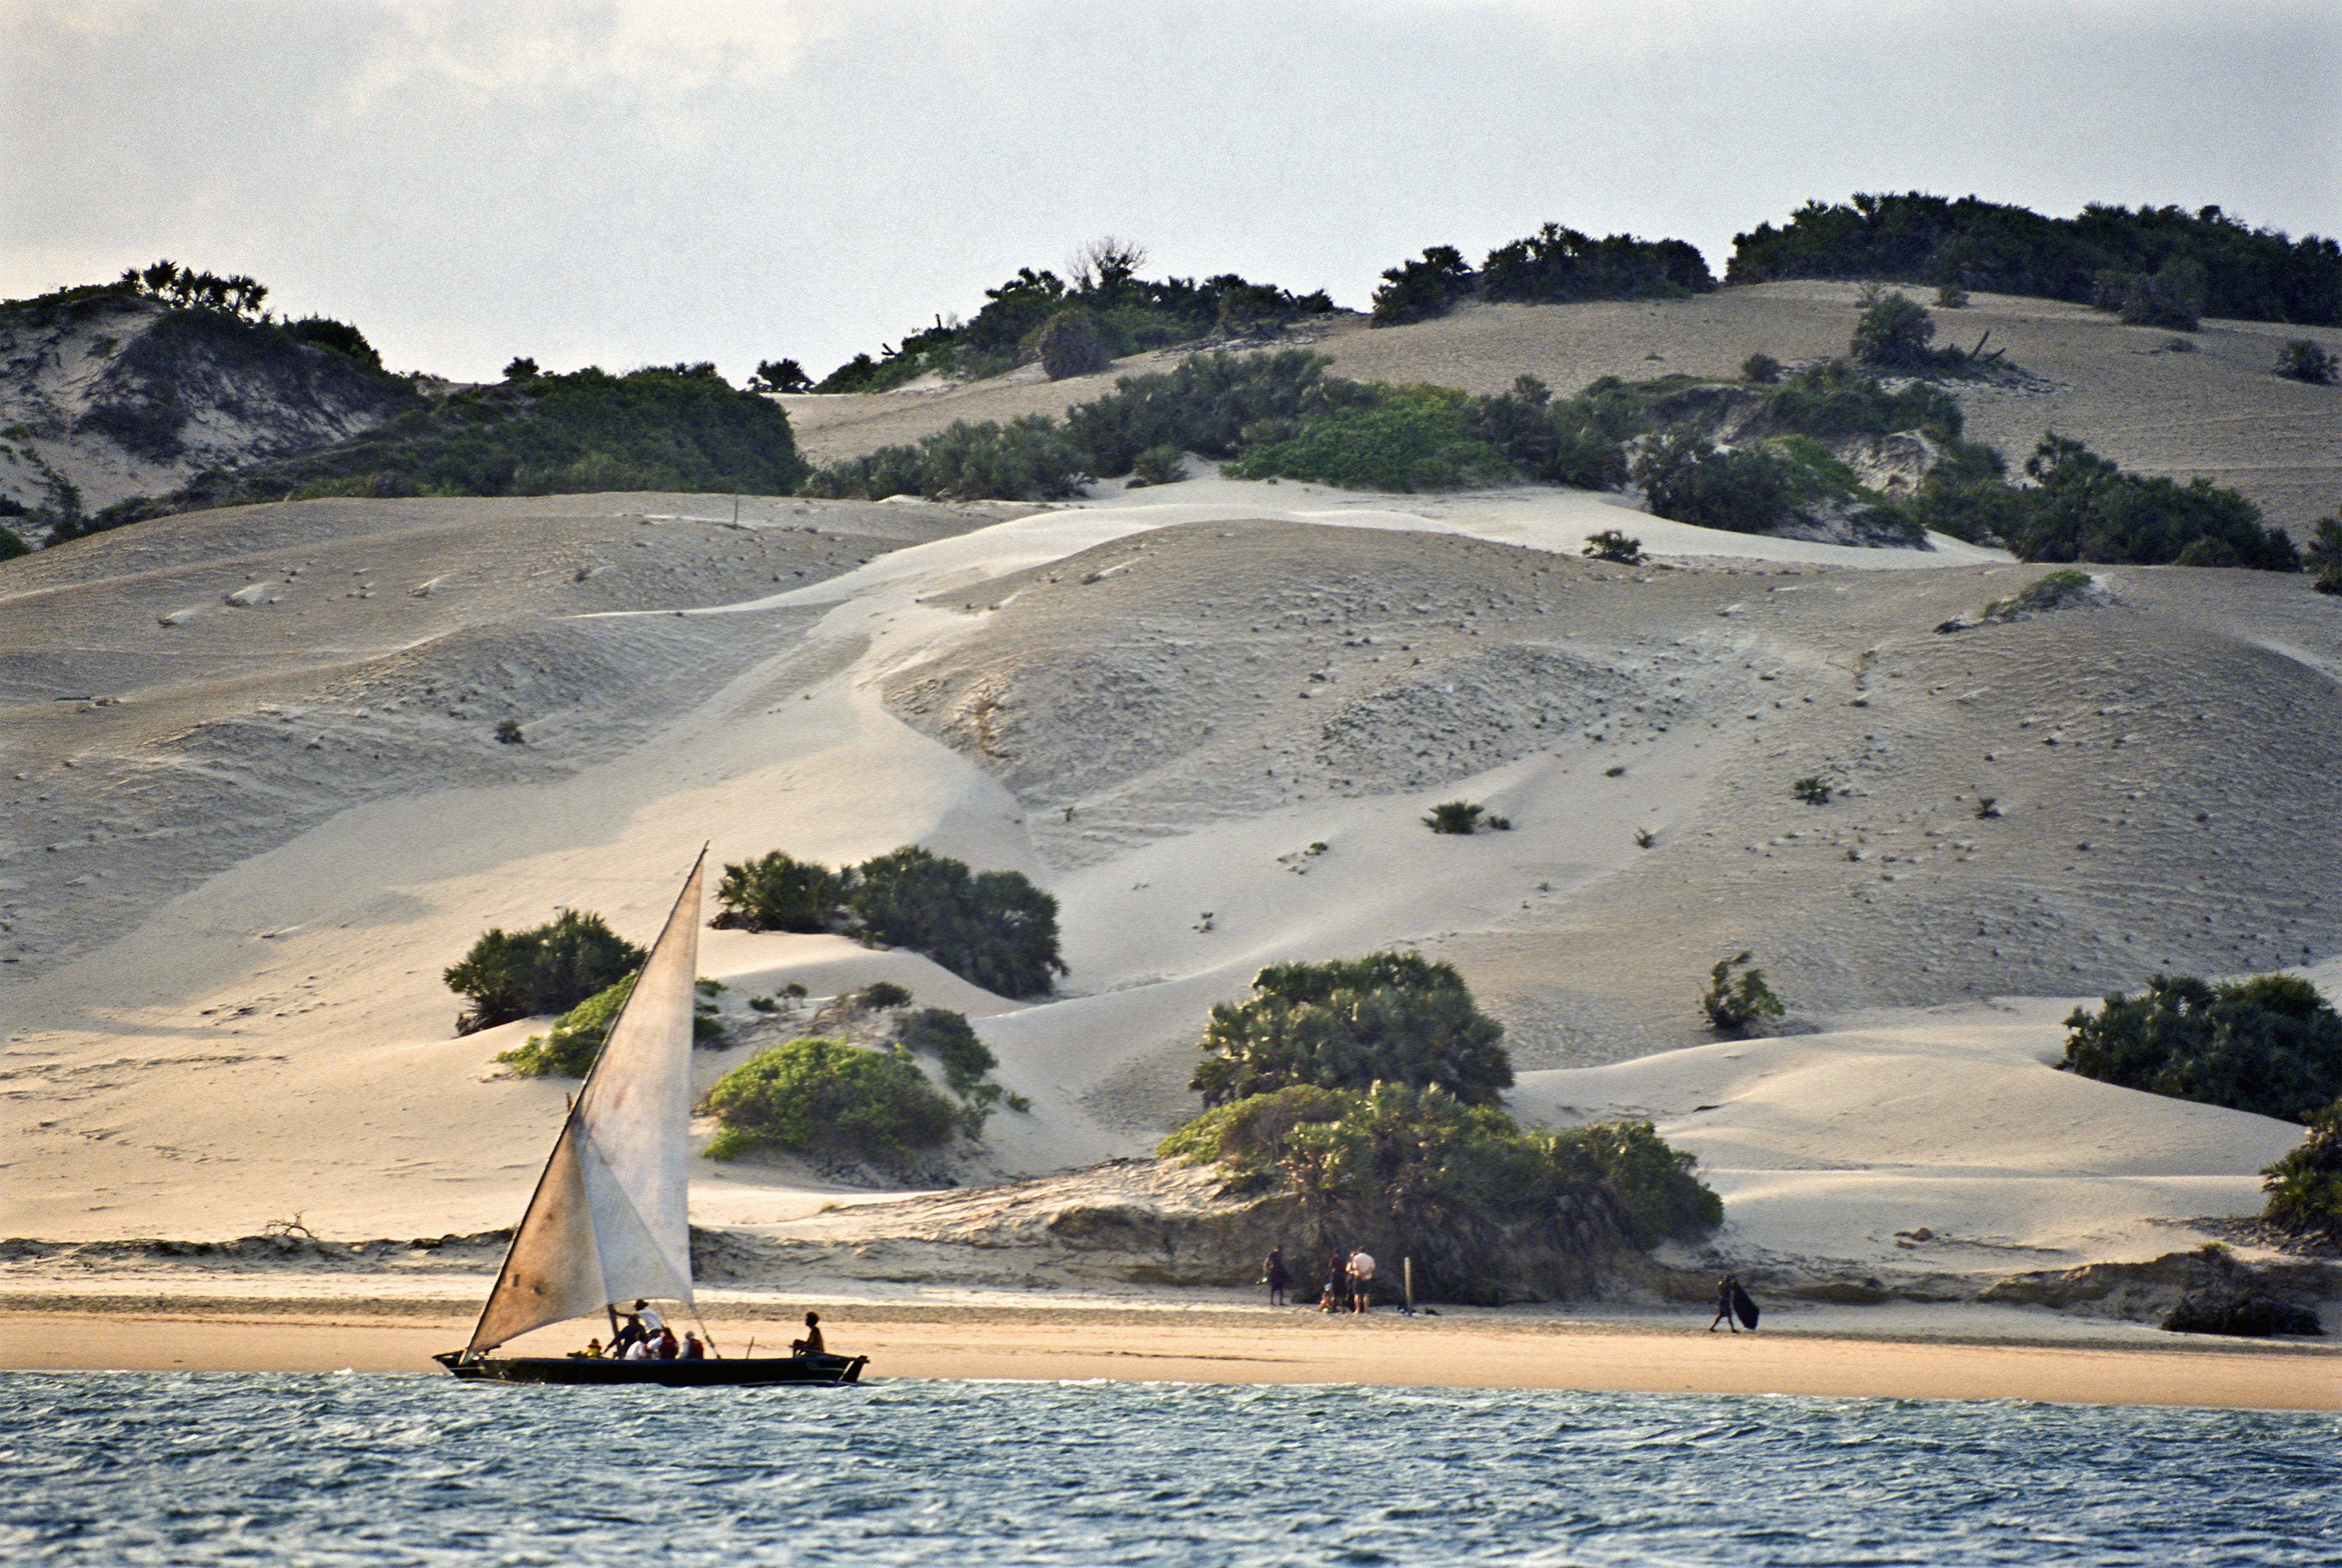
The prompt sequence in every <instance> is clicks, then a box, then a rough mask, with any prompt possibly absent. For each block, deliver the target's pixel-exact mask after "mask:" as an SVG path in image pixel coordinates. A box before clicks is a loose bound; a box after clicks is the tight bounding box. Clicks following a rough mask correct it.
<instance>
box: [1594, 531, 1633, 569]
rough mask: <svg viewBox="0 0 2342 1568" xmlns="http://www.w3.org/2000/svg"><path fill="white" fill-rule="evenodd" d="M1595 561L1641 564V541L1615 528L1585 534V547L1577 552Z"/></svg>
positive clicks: (1622, 564) (1628, 564)
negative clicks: (1589, 556)
mask: <svg viewBox="0 0 2342 1568" xmlns="http://www.w3.org/2000/svg"><path fill="white" fill-rule="evenodd" d="M1578 554H1581V555H1591V556H1592V557H1593V558H1594V559H1596V561H1608V562H1610V563H1612V564H1615V565H1619V566H1639V565H1641V564H1643V542H1642V541H1641V540H1640V539H1636V538H1632V537H1630V536H1628V535H1627V534H1625V533H1622V532H1621V531H1619V530H1618V529H1616V528H1605V529H1604V530H1602V532H1601V533H1599V534H1587V535H1586V547H1585V548H1584V549H1582V550H1580V551H1579V552H1578Z"/></svg>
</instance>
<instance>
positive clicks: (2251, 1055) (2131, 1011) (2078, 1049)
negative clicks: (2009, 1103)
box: [2062, 974, 2342, 1122]
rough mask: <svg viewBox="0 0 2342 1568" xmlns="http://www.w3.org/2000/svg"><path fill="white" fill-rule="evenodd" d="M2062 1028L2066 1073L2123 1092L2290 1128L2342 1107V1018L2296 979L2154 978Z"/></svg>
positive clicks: (2269, 976) (2111, 996)
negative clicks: (2268, 1119) (2244, 1114)
mask: <svg viewBox="0 0 2342 1568" xmlns="http://www.w3.org/2000/svg"><path fill="white" fill-rule="evenodd" d="M2066 1029H2067V1035H2066V1057H2065V1061H2064V1063H2063V1064H2062V1065H2063V1066H2064V1067H2065V1068H2066V1069H2067V1071H2069V1072H2073V1073H2078V1074H2081V1075H2082V1076H2083V1077H2085V1078H2096V1079H2097V1080H2099V1081H2100V1082H2102V1083H2107V1084H2121V1085H2122V1086H2123V1087H2125V1088H2127V1089H2144V1090H2147V1092H2149V1093H2150V1094H2168V1095H2171V1096H2173V1097H2175V1098H2177V1099H2181V1100H2197V1101H2201V1102H2202V1103H2203V1104H2207V1105H2226V1106H2227V1107H2229V1108H2230V1109H2232V1110H2237V1111H2250V1112H2252V1113H2254V1114H2256V1115H2262V1116H2277V1117H2281V1118H2283V1119H2284V1120H2286V1121H2288V1122H2306V1121H2307V1120H2308V1119H2309V1118H2310V1117H2311V1116H2312V1115H2314V1114H2317V1112H2319V1111H2321V1110H2323V1109H2325V1108H2326V1107H2327V1105H2328V1104H2331V1103H2332V1102H2333V1101H2335V1100H2336V1099H2337V1098H2342V1015H2337V1014H2336V1013H2335V1011H2334V1008H2333V1007H2332V1005H2331V1004H2328V1003H2327V1001H2326V999H2325V998H2324V997H2322V996H2320V995H2319V994H2317V987H2315V986H2313V985H2311V984H2309V982H2307V980H2303V979H2301V978H2300V977H2298V976H2297V975H2292V974H2257V975H2254V976H2253V977H2252V978H2250V979H2248V980H2239V981H2234V982H2230V983H2227V984H2206V983H2205V982H2203V981H2201V980H2198V979H2197V978H2196V977H2195V976H2193V975H2188V974H2179V975H2167V974H2158V975H2157V976H2156V977H2155V978H2154V979H2152V980H2150V981H2148V982H2147V989H2146V990H2145V991H2143V992H2141V993H2140V994H2138V995H2137V996H2128V995H2125V994H2123V993H2121V992H2119V991H2117V992H2110V993H2108V994H2107V998H2106V1003H2105V1004H2104V1005H2103V1006H2102V1007H2100V1008H2099V1009H2098V1010H2097V1012H2095V1013H2093V1012H2091V1011H2090V1010H2089V1009H2087V1008H2083V1007H2077V1008H2076V1009H2074V1012H2073V1014H2072V1015H2071V1016H2070V1017H2068V1018H2067V1020H2066Z"/></svg>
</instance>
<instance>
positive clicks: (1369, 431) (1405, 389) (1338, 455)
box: [1227, 386, 1519, 493]
mask: <svg viewBox="0 0 2342 1568" xmlns="http://www.w3.org/2000/svg"><path fill="white" fill-rule="evenodd" d="M1375 390H1376V398H1375V401H1374V402H1373V403H1372V404H1369V405H1367V406H1365V407H1361V408H1356V409H1346V410H1344V411H1342V412H1340V413H1338V414H1330V415H1328V416H1326V417H1325V418H1323V419H1319V420H1316V421H1314V422H1312V423H1311V424H1307V425H1306V426H1305V427H1304V428H1302V429H1300V430H1298V431H1296V433H1295V434H1292V435H1291V436H1288V437H1286V439H1284V440H1281V441H1266V442H1262V443H1260V444H1256V445H1253V446H1249V447H1247V448H1246V451H1245V454H1244V455H1243V456H1241V457H1239V458H1237V459H1236V461H1235V462H1234V463H1232V464H1229V465H1228V469H1227V472H1228V473H1229V474H1231V475H1233V476H1234V477H1236V478H1238V479H1267V478H1270V477H1279V478H1286V479H1314V480H1319V481H1322V482H1323V483H1326V484H1339V485H1342V486H1344V487H1345V488H1347V489H1352V490H1390V491H1397V492H1400V493H1406V492H1410V491H1417V490H1454V489H1457V488H1460V487H1463V486H1466V485H1473V484H1512V483H1514V482H1515V481H1516V479H1517V478H1518V477H1519V475H1518V474H1516V472H1515V471H1514V468H1513V465H1512V464H1511V463H1509V462H1508V461H1506V457H1505V454H1503V453H1502V452H1500V451H1498V450H1497V449H1496V447H1495V446H1493V445H1491V444H1488V443H1487V442H1486V441H1482V440H1479V439H1477V438H1476V436H1474V435H1473V434H1472V433H1471V431H1470V429H1469V427H1468V425H1469V419H1470V414H1471V403H1472V400H1471V399H1470V398H1469V397H1467V396H1466V395H1465V394H1463V393H1460V392H1455V391H1451V390H1450V389H1448V388H1446V387H1444V386H1387V387H1376V389H1375Z"/></svg>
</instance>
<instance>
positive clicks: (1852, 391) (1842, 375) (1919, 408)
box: [1750, 359, 1964, 443]
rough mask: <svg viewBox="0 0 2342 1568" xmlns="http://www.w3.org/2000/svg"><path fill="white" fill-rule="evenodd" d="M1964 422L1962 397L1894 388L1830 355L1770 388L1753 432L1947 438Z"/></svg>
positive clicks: (1928, 388) (1920, 386) (1916, 385)
mask: <svg viewBox="0 0 2342 1568" xmlns="http://www.w3.org/2000/svg"><path fill="white" fill-rule="evenodd" d="M1963 424H1964V422H1963V419H1962V416H1961V414H1960V404H1959V399H1957V397H1954V396H1953V395H1952V394H1950V393H1948V392H1946V391H1945V390H1944V389H1943V388H1942V387H1940V386H1935V385H1930V384H1928V383H1927V382H1923V381H1922V382H1913V383H1911V384H1910V385H1907V386H1904V387H1902V388H1901V389H1899V390H1897V391H1893V392H1890V391H1888V390H1887V387H1886V386H1885V385H1883V384H1881V383H1880V382H1879V380H1878V379H1877V377H1876V376H1873V375H1866V374H1864V373H1863V372H1862V371H1860V370H1857V368H1855V367H1854V366H1853V365H1849V364H1847V362H1846V361H1845V360H1842V359H1827V360H1823V361H1822V362H1821V363H1819V364H1818V365H1807V367H1806V368H1805V369H1803V370H1801V371H1799V372H1797V374H1796V375H1792V376H1790V377H1789V378H1788V379H1787V380H1786V381H1784V382H1783V383H1781V385H1778V386H1777V387H1775V388H1773V389H1772V390H1770V391H1768V392H1767V393H1766V394H1765V407H1764V410H1763V412H1762V414H1760V415H1759V417H1758V418H1757V419H1756V420H1753V421H1751V422H1750V432H1751V434H1778V435H1811V436H1816V437H1819V438H1821V439H1825V440H1827V439H1828V438H1830V437H1832V436H1838V435H1891V434H1894V433H1896V432H1897V431H1901V430H1917V431H1920V432H1923V433H1924V434H1927V435H1928V436H1930V437H1931V438H1933V439H1935V440H1937V441H1939V442H1946V443H1949V442H1953V441H1957V439H1958V438H1959V434H1960V432H1961V429H1962V428H1963Z"/></svg>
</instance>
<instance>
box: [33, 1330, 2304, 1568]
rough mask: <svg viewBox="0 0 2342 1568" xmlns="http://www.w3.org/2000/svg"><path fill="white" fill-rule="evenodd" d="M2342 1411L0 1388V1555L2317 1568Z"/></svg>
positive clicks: (315, 1387)
mask: <svg viewBox="0 0 2342 1568" xmlns="http://www.w3.org/2000/svg"><path fill="white" fill-rule="evenodd" d="M2337 1453H2342V1418H2337V1417H2335V1416H2333V1415H2330V1414H2324V1413H2271V1412H2225V1411H2202V1410H2127V1409H2117V1408H2105V1407H2091V1406H2080V1407H2075V1406H2056V1405H2037V1404H2019V1403H1957V1404H1955V1403H1922V1402H1915V1401H1900V1400H1854V1401H1846V1400H1819V1399H1784V1398H1774V1397H1767V1398H1748V1397H1710V1396H1692V1395H1653V1394H1603V1393H1554V1392H1546V1391H1538V1392H1524V1393H1502V1392H1496V1393H1491V1392H1486V1391H1458V1392H1455V1393H1448V1392H1444V1391H1438V1390H1423V1389H1396V1390H1384V1389H1351V1388H1216V1387H1209V1386H1197V1387H1187V1386H1179V1385H1158V1384H1117V1383H915V1382H888V1383H879V1384H873V1385H871V1386H868V1387H866V1388H861V1389H853V1390H842V1391H835V1392H815V1391H805V1390H768V1391H754V1390H715V1389H711V1390H701V1391H691V1392H682V1391H666V1390H657V1389H528V1388H496V1387H481V1386H471V1385H458V1384H456V1383H454V1382H453V1381H452V1380H448V1379H445V1378H438V1377H427V1378H419V1377H358V1376H344V1375H335V1376H331V1377H313V1376H275V1375H257V1374H246V1373H172V1374H160V1375H147V1374H121V1373H110V1374H72V1375H50V1374H29V1373H28V1374H15V1375H9V1376H5V1377H0V1465H5V1473H6V1474H7V1476H8V1477H9V1483H8V1485H7V1486H6V1487H5V1489H0V1556H5V1559H6V1560H7V1561H8V1562H10V1563H132V1564H142V1563H157V1564H161V1563H169V1564H197V1565H207V1564H228V1563H239V1564H240V1563H285V1562H294V1563H303V1564H314V1565H315V1568H339V1565H342V1564H352V1565H355V1564H365V1565H367V1568H373V1565H375V1564H397V1565H403V1564H418V1565H430V1568H439V1565H462V1568H475V1565H482V1564H527V1563H561V1564H565V1565H569V1564H584V1565H589V1568H590V1565H596V1564H601V1563H611V1564H617V1563H628V1564H632V1563H646V1562H647V1563H661V1564H696V1563H710V1564H716V1563H720V1564H723V1565H724V1568H738V1565H742V1564H758V1563H790V1564H797V1563H803V1564H828V1563H838V1564H846V1563H853V1564H857V1565H864V1564H868V1565H879V1568H884V1565H887V1564H896V1563H932V1562H936V1561H939V1560H948V1561H952V1562H955V1563H1020V1564H1024V1563H1033V1564H1056V1563H1078V1564H1091V1563H1106V1562H1111V1563H1136V1564H1166V1565H1179V1568H1187V1565H1197V1568H1201V1565H1205V1564H1213V1565H1217V1564H1223V1563H1226V1564H1255V1563H1358V1564H1371V1565H1375V1568H1383V1565H1392V1568H1406V1565H1412V1564H1446V1563H1456V1562H1460V1561H1466V1560H1469V1561H1472V1562H1487V1563H1520V1564H1555V1565H1567V1568H1599V1565H1603V1564H1611V1563H1621V1564H1623V1563H1635V1564H1678V1563H1680V1564H1692V1563H1698V1564H1710V1563H1717V1564H1744V1563H1746V1564H1756V1563H1763V1564H1801V1563H1816V1564H1819V1563H1828V1564H1832V1565H1850V1564H1879V1565H1882V1568H1885V1565H1905V1564H1910V1565H1925V1568H1936V1565H1939V1564H1968V1563H1977V1564H1990V1563H2022V1564H2027V1565H2028V1568H2029V1565H2032V1564H2043V1563H2059V1564H2063V1563H2076V1564H2080V1563H2089V1564H2111V1563H2140V1564H2157V1565H2158V1568H2160V1565H2163V1564H2173V1563H2203V1564H2228V1563H2334V1562H2337V1561H2342V1524H2337V1517H2342V1479H2337V1463H2336V1455H2337Z"/></svg>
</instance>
